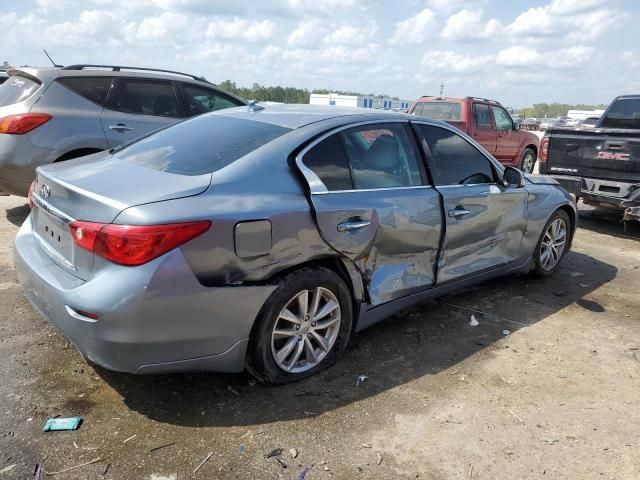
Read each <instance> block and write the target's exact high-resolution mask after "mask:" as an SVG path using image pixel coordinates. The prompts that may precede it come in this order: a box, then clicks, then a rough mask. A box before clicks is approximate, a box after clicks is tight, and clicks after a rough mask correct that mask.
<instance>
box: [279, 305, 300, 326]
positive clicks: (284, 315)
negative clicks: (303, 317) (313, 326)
mask: <svg viewBox="0 0 640 480" xmlns="http://www.w3.org/2000/svg"><path fill="white" fill-rule="evenodd" d="M279 318H281V319H283V320H286V321H287V322H291V323H295V324H297V325H300V324H301V323H302V322H301V321H300V319H299V318H298V317H296V316H295V315H294V314H293V312H292V311H291V310H289V309H288V308H284V309H283V310H282V311H281V312H280V317H279Z"/></svg>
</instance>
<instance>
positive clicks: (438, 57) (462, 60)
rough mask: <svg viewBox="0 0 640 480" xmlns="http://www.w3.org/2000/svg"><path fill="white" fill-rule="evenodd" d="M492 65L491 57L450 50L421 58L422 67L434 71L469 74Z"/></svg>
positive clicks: (430, 52) (434, 52) (435, 51)
mask: <svg viewBox="0 0 640 480" xmlns="http://www.w3.org/2000/svg"><path fill="white" fill-rule="evenodd" d="M492 63H493V57H491V55H464V54H459V53H456V52H453V51H450V50H446V51H442V50H434V51H428V52H426V53H425V54H424V56H423V57H422V66H423V67H426V68H427V69H430V70H436V71H451V72H469V71H472V70H478V69H480V68H482V67H484V66H487V65H490V64H492Z"/></svg>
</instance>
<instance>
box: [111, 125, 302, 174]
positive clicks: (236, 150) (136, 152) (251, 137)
mask: <svg viewBox="0 0 640 480" xmlns="http://www.w3.org/2000/svg"><path fill="white" fill-rule="evenodd" d="M288 131H290V129H288V128H285V127H281V126H278V125H272V124H269V123H263V122H258V121H254V120H245V119H240V118H234V117H229V116H226V115H224V116H223V115H215V114H211V115H203V116H199V117H196V118H194V119H192V120H188V121H186V122H182V123H179V124H177V125H174V126H172V127H169V128H165V129H162V130H159V131H158V132H156V133H154V134H152V135H149V136H146V137H142V138H141V139H139V140H138V141H136V142H134V143H132V144H130V145H128V146H125V147H124V148H123V149H121V150H114V155H115V156H116V157H118V158H120V159H122V160H126V161H128V162H131V163H135V164H137V165H141V166H143V167H147V168H152V169H154V170H159V171H161V172H167V173H177V174H180V175H203V174H205V173H211V172H215V171H216V170H220V169H221V168H224V167H226V166H227V165H230V164H231V163H233V162H234V161H236V160H238V159H239V158H241V157H244V156H245V155H247V154H248V153H250V152H252V151H253V150H256V149H257V148H259V147H261V146H263V145H266V144H267V143H269V142H270V141H272V140H275V139H276V138H278V137H280V136H281V135H284V134H285V133H287V132H288Z"/></svg>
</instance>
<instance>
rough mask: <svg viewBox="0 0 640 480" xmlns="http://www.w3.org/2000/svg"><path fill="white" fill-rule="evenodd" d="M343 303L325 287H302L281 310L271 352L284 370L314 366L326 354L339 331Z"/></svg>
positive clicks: (295, 370) (299, 369)
mask: <svg viewBox="0 0 640 480" xmlns="http://www.w3.org/2000/svg"><path fill="white" fill-rule="evenodd" d="M341 319H342V316H341V311H340V302H339V301H338V299H337V297H336V296H335V295H334V294H333V292H331V290H328V289H326V288H322V287H317V288H315V289H313V290H303V291H301V292H299V293H297V294H296V295H294V296H293V298H291V300H289V302H287V304H286V305H285V307H284V308H283V309H282V310H281V311H280V314H279V315H278V318H277V319H276V322H275V324H274V327H273V331H272V333H271V354H272V355H273V359H274V361H275V363H276V365H277V366H278V367H279V368H280V369H281V370H284V371H285V372H289V373H301V372H306V371H307V370H310V369H312V368H313V367H315V366H316V365H318V364H319V363H320V362H322V360H323V359H324V358H325V357H326V356H327V354H328V353H329V352H330V351H331V349H332V348H333V345H334V344H335V342H336V339H337V338H338V333H339V332H340V322H341Z"/></svg>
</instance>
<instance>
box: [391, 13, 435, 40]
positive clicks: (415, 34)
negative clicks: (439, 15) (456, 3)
mask: <svg viewBox="0 0 640 480" xmlns="http://www.w3.org/2000/svg"><path fill="white" fill-rule="evenodd" d="M435 28H436V15H435V13H434V12H433V10H431V9H429V8H425V9H424V10H422V11H420V12H418V13H417V14H416V15H414V16H413V17H411V18H408V19H406V20H403V21H401V22H398V23H396V27H395V30H394V32H393V35H392V36H391V38H390V39H389V43H390V44H391V45H403V44H404V45H407V44H408V45H418V44H421V43H424V42H425V41H426V40H427V39H428V38H429V37H431V36H432V35H433V32H434V30H435Z"/></svg>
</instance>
